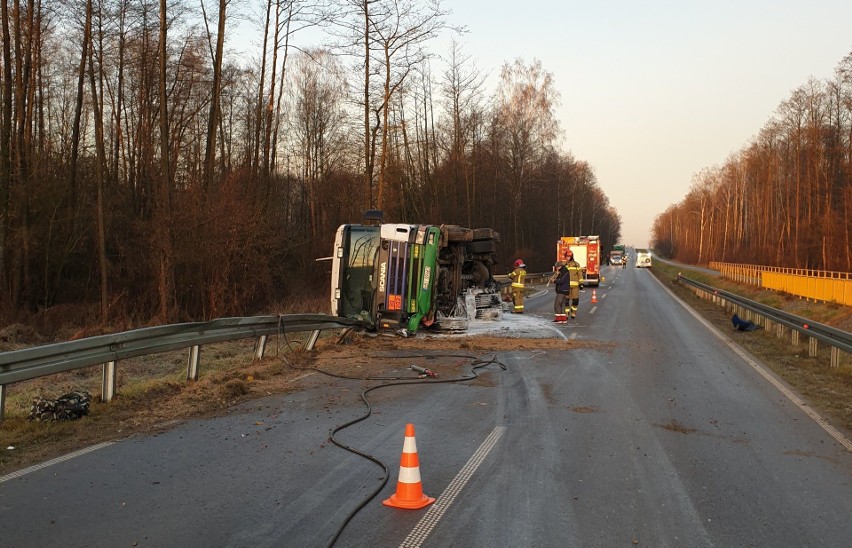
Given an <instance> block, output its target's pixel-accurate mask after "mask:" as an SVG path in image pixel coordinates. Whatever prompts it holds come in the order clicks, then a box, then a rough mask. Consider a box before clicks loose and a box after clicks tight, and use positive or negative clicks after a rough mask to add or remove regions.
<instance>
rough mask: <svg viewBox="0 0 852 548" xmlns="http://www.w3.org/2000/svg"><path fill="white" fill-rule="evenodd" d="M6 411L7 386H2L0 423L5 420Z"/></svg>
mask: <svg viewBox="0 0 852 548" xmlns="http://www.w3.org/2000/svg"><path fill="white" fill-rule="evenodd" d="M5 409H6V385H5V384H0V421H2V420H3V414H4V411H5Z"/></svg>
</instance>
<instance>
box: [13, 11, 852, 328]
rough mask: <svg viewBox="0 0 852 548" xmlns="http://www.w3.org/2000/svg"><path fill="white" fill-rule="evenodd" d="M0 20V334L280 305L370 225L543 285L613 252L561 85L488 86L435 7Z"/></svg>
mask: <svg viewBox="0 0 852 548" xmlns="http://www.w3.org/2000/svg"><path fill="white" fill-rule="evenodd" d="M0 8H2V46H3V47H2V52H0V55H2V60H3V67H2V76H0V82H2V85H0V104H2V115H0V320H2V321H4V322H10V321H25V320H26V319H27V318H30V317H32V316H33V315H34V314H38V313H40V312H43V311H50V310H63V306H64V307H70V306H75V307H77V308H82V309H83V310H84V311H85V314H84V315H85V318H86V320H87V321H88V322H90V323H92V324H100V325H107V324H109V323H111V322H112V323H114V322H129V323H136V324H140V323H141V324H144V323H157V322H161V323H162V322H175V321H191V320H192V321H196V320H205V319H210V318H216V317H223V316H232V315H251V314H255V313H260V312H261V311H264V312H274V311H276V310H278V308H276V307H279V306H283V304H282V303H290V305H291V306H292V303H293V302H298V301H304V300H306V299H307V296H309V295H313V296H324V295H325V293H326V292H327V287H328V285H327V284H328V275H329V274H328V272H327V268H326V267H325V266H324V265H323V263H318V262H317V261H316V260H317V259H318V258H322V257H324V256H327V255H328V254H329V253H330V250H331V247H332V243H333V236H334V232H335V230H336V228H337V226H338V225H340V224H343V223H356V222H360V221H361V216H362V214H363V212H364V211H365V210H367V209H381V210H383V211H384V212H385V221H386V222H410V223H430V224H442V223H448V224H460V225H464V226H470V227H480V226H483V227H492V228H495V229H496V230H497V231H498V232H500V234H501V237H502V239H501V244H500V256H501V260H502V261H504V264H501V265H497V266H496V267H495V269H496V270H497V271H498V272H496V273H500V274H502V273H505V272H508V271H509V270H510V265H511V263H512V261H513V260H514V259H515V258H517V257H519V256H520V257H523V258H524V260H525V261H526V263H527V264H528V265H529V269H531V270H540V271H543V270H546V269H548V268H549V267H550V266H551V264H552V261H553V254H554V248H555V242H556V240H557V239H558V238H559V236H561V235H568V234H600V235H601V237H602V239H603V240H604V241H605V242H610V243H615V242H617V241H618V240H619V237H620V230H621V221H620V218H619V215H618V213H617V211H615V210H614V208H612V207H611V206H610V204H609V200H608V199H607V197H606V195H605V194H604V193H603V191H602V190H601V188H600V186H599V185H598V182H597V180H596V178H595V173H594V169H593V168H592V166H590V165H588V163H586V162H584V161H582V160H580V159H576V158H574V157H573V156H572V155H571V154H570V153H568V152H565V151H563V150H561V147H560V142H561V139H562V137H563V135H564V131H565V130H564V129H563V128H561V127H560V124H559V122H558V120H557V119H556V117H555V114H554V112H555V108H556V107H557V106H558V105H559V102H560V95H559V93H558V91H557V85H556V83H555V82H554V81H553V77H552V75H551V73H549V72H548V71H547V69H546V68H545V67H543V66H542V64H541V63H540V62H539V61H537V60H535V59H533V60H523V59H515V60H511V61H507V62H506V63H505V64H504V65H503V66H502V67H500V68H499V70H498V71H496V72H495V77H496V78H495V80H496V82H495V84H494V85H492V86H489V85H488V84H487V78H486V75H487V72H486V71H484V70H482V69H480V68H479V67H477V65H476V61H475V60H474V59H471V58H470V57H469V56H467V55H466V54H465V52H464V46H463V39H464V38H465V37H464V29H456V28H453V27H452V26H451V25H449V24H448V22H447V15H448V13H449V12H448V11H447V9H446V8H445V7H444V6H443V5H442V4H441V2H440V1H438V0H430V1H425V0H421V1H417V0H314V1H300V0H245V1H241V2H237V1H236V0H216V1H214V0H199V1H197V2H186V1H184V0H168V1H167V0H85V1H82V2H81V1H72V0H38V1H36V0H0ZM242 21H251V22H252V25H251V28H252V29H253V31H255V32H256V35H255V36H254V37H253V43H257V44H258V47H257V51H256V52H253V53H251V54H244V53H240V54H237V53H235V51H236V50H235V49H234V48H233V47H232V42H233V41H235V40H236V38H235V34H234V32H233V29H234V28H235V27H236V23H237V22H242ZM318 34H319V35H321V36H323V39H322V40H321V44H322V45H320V46H317V45H313V44H314V43H315V42H316V39H315V38H311V37H315V36H317V35H318ZM439 36H451V37H453V38H452V41H451V42H449V46H448V47H447V49H446V50H442V51H435V43H436V42H437V38H438V37H439ZM471 39H475V37H471ZM439 54H440V58H441V62H440V63H439V62H438V55H439ZM565 84H567V83H563V85H565ZM491 88H493V89H491ZM847 129H848V128H847ZM803 139H804V141H803V143H804V142H809V141H808V140H807V139H808V138H807V137H803ZM846 157H847V158H848V155H847V156H846ZM845 166H846V168H847V169H848V162H847V164H845ZM805 171H807V170H805ZM807 172H808V173H810V172H809V171H807ZM803 184H804V183H803ZM807 184H808V185H819V184H823V183H820V182H816V181H814V182H808V183H807ZM829 205H830V206H831V207H834V206H833V205H832V204H829ZM820 207H822V206H820ZM808 211H810V210H808ZM820 211H821V210H820ZM809 214H810V213H809ZM501 270H502V271H501ZM314 312H325V310H314Z"/></svg>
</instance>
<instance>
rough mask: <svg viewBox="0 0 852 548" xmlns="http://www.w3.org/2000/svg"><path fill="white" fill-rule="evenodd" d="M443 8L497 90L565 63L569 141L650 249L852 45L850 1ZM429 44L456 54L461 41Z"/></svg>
mask: <svg viewBox="0 0 852 548" xmlns="http://www.w3.org/2000/svg"><path fill="white" fill-rule="evenodd" d="M443 5H444V7H446V8H450V9H451V10H452V12H453V13H452V14H451V15H450V17H449V22H450V23H451V24H453V25H464V26H466V27H467V29H468V32H467V33H466V34H465V35H463V36H461V37H458V38H457V40H458V41H459V42H460V43H461V44H462V49H463V52H464V54H466V55H468V56H470V57H471V60H472V61H474V62H475V63H476V65H477V67H478V68H479V69H480V70H481V71H483V72H486V73H489V74H490V77H489V79H488V84H489V91H492V90H493V89H494V86H495V84H496V81H497V78H498V76H499V73H500V67H501V66H502V64H503V63H504V62H511V61H513V60H514V59H515V58H517V57H520V58H522V59H524V60H525V61H526V62H527V63H530V62H531V61H532V60H533V59H539V60H541V61H542V64H543V67H544V68H545V69H546V70H547V71H549V72H551V73H552V74H553V76H554V79H555V84H556V89H557V90H558V91H559V93H560V94H561V106H560V107H559V108H558V110H557V117H558V118H559V121H560V124H561V127H562V129H563V131H564V134H565V137H564V141H563V143H562V147H561V148H562V149H563V150H565V151H566V152H570V153H571V154H573V155H574V157H575V158H576V159H578V160H584V161H587V162H588V163H589V164H590V165H591V166H592V167H593V169H594V170H595V173H596V175H597V179H598V183H599V184H600V186H601V188H602V189H603V191H604V192H605V193H606V195H607V196H608V197H609V199H610V203H611V204H612V205H613V206H614V207H615V208H616V209H617V210H618V212H619V214H620V215H621V219H622V236H623V242H624V243H626V244H628V245H635V246H637V247H648V244H649V240H650V237H651V225H652V223H653V221H654V218H655V217H656V216H657V215H658V214H659V213H661V212H663V211H664V210H665V209H666V208H667V207H668V206H669V205H671V204H673V203H677V202H679V201H681V200H682V199H683V197H684V196H685V195H686V193H687V192H688V191H689V186H690V184H691V182H692V177H693V175H694V174H695V173H697V172H699V171H700V170H701V169H703V168H709V167H713V166H718V165H721V164H722V163H724V162H725V160H726V159H727V158H728V156H730V155H731V154H733V153H736V152H738V151H740V150H741V149H743V148H744V147H745V146H746V145H747V144H748V143H749V141H750V139H751V138H752V137H753V136H755V135H756V134H757V133H758V132H759V131H760V129H761V128H762V127H763V126H764V125H765V124H766V122H768V121H769V119H770V117H771V116H772V115H773V112H774V111H775V109H776V107H777V106H778V105H779V104H780V103H781V102H782V101H784V100H786V99H788V98H789V97H790V94H791V92H792V91H793V90H794V89H795V88H798V87H799V86H803V85H805V84H806V83H807V81H808V79H809V78H810V77H814V78H816V79H818V80H824V79H828V78H832V77H833V75H834V69H835V68H836V67H837V65H838V64H839V63H840V61H841V59H843V57H844V56H846V55H847V54H849V53H850V52H852V0H808V1H805V0H797V1H793V0H713V1H706V2H700V3H699V2H694V1H691V0H680V1H677V0H672V1H665V0H645V1H643V2H640V1H637V0H609V1H596V0H525V1H518V0H515V1H511V2H510V1H507V0H444V2H443ZM296 40H297V41H298V42H301V40H300V39H299V37H297V38H296ZM300 45H303V46H305V45H307V44H304V43H301V44H300ZM431 49H432V50H433V51H435V53H437V54H439V55H444V56H446V54H447V52H448V50H449V38H448V37H445V38H442V39H441V40H438V41H435V42H434V43H433V44H432V46H431ZM432 69H433V73H434V74H441V73H442V72H443V70H442V68H441V67H440V66H436V64H434V63H433V67H432Z"/></svg>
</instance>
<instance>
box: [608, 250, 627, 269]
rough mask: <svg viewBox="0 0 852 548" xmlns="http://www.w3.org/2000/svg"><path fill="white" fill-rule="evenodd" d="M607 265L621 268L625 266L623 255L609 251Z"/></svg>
mask: <svg viewBox="0 0 852 548" xmlns="http://www.w3.org/2000/svg"><path fill="white" fill-rule="evenodd" d="M609 264H611V265H612V266H621V267H623V266H624V265H625V261H624V255H622V254H621V253H620V252H618V251H610V252H609Z"/></svg>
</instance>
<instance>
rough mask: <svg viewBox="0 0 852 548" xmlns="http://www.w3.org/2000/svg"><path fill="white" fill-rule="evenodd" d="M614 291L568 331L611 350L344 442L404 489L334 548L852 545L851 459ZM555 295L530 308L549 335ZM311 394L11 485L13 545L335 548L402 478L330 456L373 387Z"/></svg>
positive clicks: (742, 366) (405, 412)
mask: <svg viewBox="0 0 852 548" xmlns="http://www.w3.org/2000/svg"><path fill="white" fill-rule="evenodd" d="M604 275H605V276H606V281H605V283H603V284H602V286H601V287H600V288H598V289H597V291H596V295H597V299H598V302H597V303H596V304H592V303H590V302H589V301H590V299H591V290H590V289H587V290H586V291H585V292H583V294H582V298H581V307H580V315H579V317H578V319H577V320H576V321H575V322H574V323H572V324H568V325H565V326H558V327H557V329H558V330H559V331H560V332H561V333H563V334H564V336H565V337H567V338H575V339H577V340H578V341H581V342H590V343H599V344H592V345H590V346H589V347H580V348H575V349H572V350H567V351H566V350H562V351H554V350H517V351H512V352H502V353H498V354H494V353H492V354H488V355H482V356H479V357H485V358H491V357H493V358H496V359H497V360H499V362H500V363H502V364H504V365H505V366H506V369H505V370H502V369H501V368H500V367H498V366H497V365H490V366H489V367H487V368H484V369H482V370H481V372H480V373H481V376H480V378H479V379H477V380H476V381H474V382H468V383H454V384H435V385H428V386H424V385H418V386H395V387H390V388H385V389H381V390H377V391H374V392H372V393H371V394H370V396H369V397H370V400H371V404H372V407H373V415H372V416H371V417H370V418H368V419H367V420H365V421H362V422H359V423H358V424H356V425H354V426H352V427H350V428H347V429H346V430H344V431H342V432H341V433H340V434H338V439H339V440H341V441H343V442H344V443H346V444H349V445H352V446H354V447H357V448H359V449H360V450H362V451H364V452H366V453H369V454H372V455H374V456H375V457H377V458H378V459H380V460H382V461H384V462H385V463H386V464H387V466H388V468H389V474H390V480H389V481H388V483H387V485H386V486H385V488H384V489H383V490H382V492H381V493H380V494H379V495H378V496H377V497H376V498H375V499H373V500H372V501H371V502H369V503H368V504H367V505H366V506H365V507H364V508H363V509H362V510H361V511H360V512H358V513H357V515H355V517H354V518H353V519H352V521H351V522H350V523H349V525H348V526H347V527H346V528H345V529H344V530H343V532H342V534H341V535H340V537H339V539H338V540H337V542H336V544H335V546H400V545H403V544H404V545H408V546H417V545H421V544H422V545H423V546H450V545H452V546H471V547H474V546H483V547H485V546H489V547H490V546H583V547H587V546H602V547H610V546H654V547H659V546H688V547H694V546H767V547H769V546H771V547H777V546H848V545H849V542H850V540H849V539H852V520H850V519H849V516H851V515H852V454H850V453H849V452H848V451H847V450H846V449H845V448H844V447H843V446H842V445H841V444H840V443H839V442H838V441H837V440H836V439H835V438H833V437H831V436H830V435H829V434H828V433H827V432H826V430H825V429H824V428H823V427H821V426H820V425H819V424H818V423H817V422H815V421H814V420H812V419H811V418H809V416H808V415H807V414H806V413H805V412H804V411H803V410H802V409H800V408H799V407H797V406H796V405H795V404H794V403H792V402H791V401H790V400H789V399H788V398H787V397H785V396H784V395H783V394H782V393H781V392H780V391H779V389H778V388H776V387H775V386H773V385H772V384H770V383H769V382H768V381H767V380H766V378H764V376H762V375H761V374H760V373H759V372H758V371H757V370H756V369H755V368H754V367H753V366H752V365H750V364H749V363H748V362H746V361H744V360H743V359H742V358H741V357H740V356H739V355H738V354H737V353H735V352H734V351H733V350H731V349H730V348H728V347H727V346H725V345H724V344H723V343H722V342H721V341H720V340H719V339H718V338H717V337H716V336H715V335H713V334H712V333H710V332H708V330H707V328H706V327H705V326H703V325H702V324H701V323H700V322H699V321H698V320H697V319H696V318H695V317H694V316H692V315H691V314H690V313H689V312H688V311H686V310H685V309H684V308H683V307H682V306H681V305H680V304H679V303H678V302H677V301H675V300H674V299H673V297H672V296H671V295H670V294H669V293H668V292H667V291H666V289H665V288H664V287H663V286H662V284H660V283H659V282H657V281H656V280H655V279H654V278H653V276H652V275H651V273H650V272H648V271H646V270H639V269H635V268H633V267H629V268H626V269H613V268H606V269H605V270H604ZM552 297H553V294H552V288H551V289H550V292H549V293H547V294H545V295H541V296H538V297H533V298H530V299H528V300H527V303H526V308H527V311H528V314H527V315H532V316H540V317H541V319H542V329H549V330H550V329H553V326H552V325H550V324H549V320H550V319H551V318H552V308H551V307H552ZM443 353H444V354H445V353H446V352H443ZM458 353H459V355H464V354H470V352H469V351H465V350H464V349H463V348H462V345H461V344H460V348H459V352H458ZM470 355H471V356H473V354H470ZM377 359H381V358H377ZM454 359H458V360H466V359H467V358H454ZM471 359H472V358H471ZM427 365H428V364H427ZM373 384H375V383H373ZM300 386H301V387H302V390H300V391H297V392H293V393H290V394H286V395H280V396H270V397H267V398H265V399H263V400H259V401H254V402H252V403H250V404H247V405H244V406H241V407H240V408H237V409H234V410H232V411H231V412H230V413H229V414H228V415H227V416H226V417H222V418H217V419H212V420H203V421H191V422H187V423H184V424H180V425H178V426H177V427H175V428H174V429H171V430H168V431H164V432H162V433H161V434H159V435H156V436H150V437H144V438H143V437H139V438H131V439H128V440H124V441H120V442H117V443H114V444H111V445H108V446H105V447H102V448H99V449H97V450H94V451H91V452H89V453H86V454H84V455H80V456H77V457H75V458H72V459H69V460H66V461H64V462H60V463H56V464H52V465H51V466H48V467H45V468H42V469H39V470H35V471H32V472H29V473H27V474H24V475H21V476H20V477H16V478H13V479H7V480H5V481H3V482H2V483H0V546H3V547H18V546H21V547H23V546H40V545H48V544H55V543H60V542H61V544H62V545H64V546H240V547H242V546H251V547H255V546H258V547H260V546H299V547H302V546H326V545H328V544H329V542H330V541H331V539H332V538H333V537H334V535H335V534H336V532H337V531H338V528H339V527H340V525H341V524H342V523H343V522H344V520H345V519H346V518H347V516H348V515H349V514H350V513H351V512H353V511H354V510H355V509H356V508H357V507H358V505H359V504H360V503H361V501H362V500H364V498H365V497H366V496H368V495H369V494H370V493H371V492H372V491H373V490H374V489H376V488H377V487H378V486H379V485H380V483H381V480H382V477H383V471H382V469H381V468H380V467H379V466H378V465H376V464H375V463H373V462H370V461H367V460H365V459H363V458H361V457H358V456H356V455H353V454H351V453H348V452H346V451H344V450H342V449H340V448H338V447H336V446H334V445H332V444H330V443H329V442H328V441H327V436H328V432H329V430H330V429H331V428H333V427H334V426H336V425H338V424H341V423H344V422H346V421H349V420H351V419H353V418H355V417H358V416H360V415H361V414H362V413H363V412H364V408H363V404H361V403H360V398H359V395H360V393H361V391H362V389H363V387H364V386H365V384H364V383H362V382H357V381H346V380H339V379H333V380H331V379H328V378H326V377H322V376H320V375H311V376H308V377H306V378H304V379H302V380H301V381H300ZM408 422H411V423H413V424H415V427H416V441H417V449H418V456H419V459H420V471H421V476H422V482H423V489H424V491H425V492H426V494H428V495H430V496H433V497H437V498H438V501H437V502H436V503H435V504H434V505H432V506H430V507H427V508H424V509H422V510H416V511H410V510H399V509H393V508H388V507H385V506H383V505H382V503H381V501H382V500H383V499H385V498H387V497H389V496H390V495H391V494H393V492H394V490H395V487H396V480H397V474H398V470H399V462H400V453H401V449H402V442H403V433H404V428H405V424H406V423H408Z"/></svg>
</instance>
